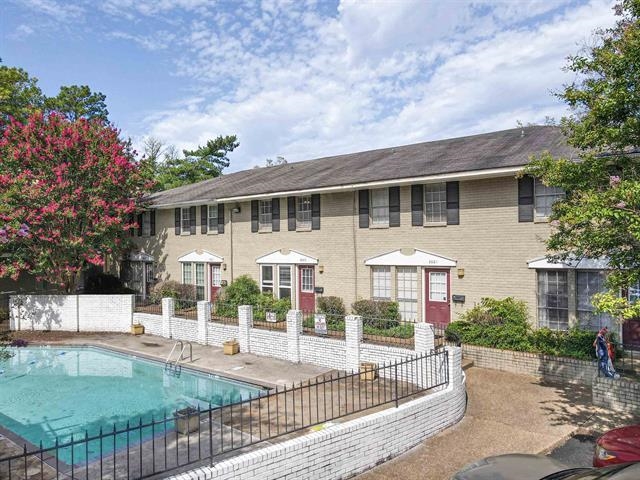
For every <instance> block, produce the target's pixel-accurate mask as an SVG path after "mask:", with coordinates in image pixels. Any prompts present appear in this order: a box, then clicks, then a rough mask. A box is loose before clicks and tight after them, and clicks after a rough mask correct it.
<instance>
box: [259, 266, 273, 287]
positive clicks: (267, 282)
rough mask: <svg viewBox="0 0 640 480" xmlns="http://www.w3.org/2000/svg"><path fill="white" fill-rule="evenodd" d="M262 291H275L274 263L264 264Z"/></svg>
mask: <svg viewBox="0 0 640 480" xmlns="http://www.w3.org/2000/svg"><path fill="white" fill-rule="evenodd" d="M260 289H261V290H262V293H273V265H262V285H261V288H260Z"/></svg>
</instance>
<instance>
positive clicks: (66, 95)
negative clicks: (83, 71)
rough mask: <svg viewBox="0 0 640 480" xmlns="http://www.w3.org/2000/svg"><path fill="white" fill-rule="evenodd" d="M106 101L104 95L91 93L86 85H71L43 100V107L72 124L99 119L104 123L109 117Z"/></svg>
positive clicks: (61, 88)
mask: <svg viewBox="0 0 640 480" xmlns="http://www.w3.org/2000/svg"><path fill="white" fill-rule="evenodd" d="M106 99H107V97H106V95H104V94H103V93H100V92H92V91H91V89H90V88H89V87H88V86H87V85H71V86H68V87H66V86H63V87H60V92H58V95H56V96H55V97H50V98H47V99H45V101H44V106H45V108H46V109H47V111H49V112H56V113H59V114H61V115H64V116H65V117H67V118H68V119H69V120H71V121H72V122H74V121H76V120H78V119H80V118H86V119H89V118H99V119H101V120H103V121H105V122H106V121H108V115H109V112H108V111H107V105H106V103H105V100H106Z"/></svg>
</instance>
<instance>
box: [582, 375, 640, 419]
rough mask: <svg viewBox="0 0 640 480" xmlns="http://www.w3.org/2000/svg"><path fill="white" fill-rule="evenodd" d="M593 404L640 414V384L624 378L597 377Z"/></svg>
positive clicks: (594, 384)
mask: <svg viewBox="0 0 640 480" xmlns="http://www.w3.org/2000/svg"><path fill="white" fill-rule="evenodd" d="M591 391H592V395H593V404H594V405H597V406H599V407H605V408H610V409H612V410H627V411H633V412H636V413H638V412H640V383H638V382H631V381H628V380H625V379H623V378H617V379H615V378H607V377H597V376H596V377H595V378H594V379H593V386H592V389H591Z"/></svg>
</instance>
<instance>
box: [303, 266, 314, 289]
mask: <svg viewBox="0 0 640 480" xmlns="http://www.w3.org/2000/svg"><path fill="white" fill-rule="evenodd" d="M302 291H303V292H313V268H303V269H302Z"/></svg>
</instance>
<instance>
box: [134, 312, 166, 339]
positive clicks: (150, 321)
mask: <svg viewBox="0 0 640 480" xmlns="http://www.w3.org/2000/svg"><path fill="white" fill-rule="evenodd" d="M133 323H139V324H140V325H144V333H146V334H149V335H158V336H159V337H161V336H162V315H153V314H151V313H138V312H135V313H134V314H133Z"/></svg>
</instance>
